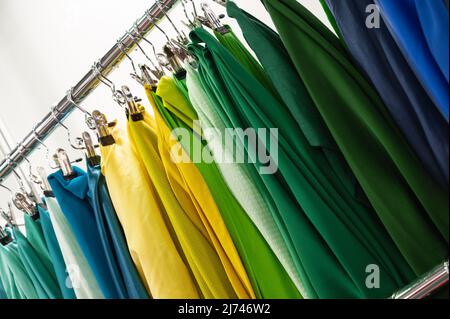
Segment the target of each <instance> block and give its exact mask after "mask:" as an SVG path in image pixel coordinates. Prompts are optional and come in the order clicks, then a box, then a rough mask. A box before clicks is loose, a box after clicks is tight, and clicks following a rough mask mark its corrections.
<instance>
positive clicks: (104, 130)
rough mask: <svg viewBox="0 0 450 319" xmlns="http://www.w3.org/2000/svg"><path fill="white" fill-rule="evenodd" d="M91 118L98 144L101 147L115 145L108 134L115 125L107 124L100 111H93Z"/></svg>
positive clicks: (112, 138)
mask: <svg viewBox="0 0 450 319" xmlns="http://www.w3.org/2000/svg"><path fill="white" fill-rule="evenodd" d="M92 118H93V120H94V122H95V126H96V129H97V136H98V139H99V141H100V144H102V145H103V146H111V145H113V144H115V143H116V141H115V140H114V137H113V136H112V135H111V133H110V128H111V127H114V126H115V125H116V123H114V122H112V123H108V120H107V119H106V116H105V114H103V113H101V112H100V111H97V110H95V111H94V112H92Z"/></svg>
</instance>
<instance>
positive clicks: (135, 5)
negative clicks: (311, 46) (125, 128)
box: [0, 0, 326, 223]
mask: <svg viewBox="0 0 450 319" xmlns="http://www.w3.org/2000/svg"><path fill="white" fill-rule="evenodd" d="M195 1H196V2H198V4H200V2H201V1H200V0H195ZM207 1H208V2H209V3H210V4H211V7H212V8H213V9H214V10H215V11H216V12H224V9H223V8H222V7H220V6H219V5H217V4H215V3H213V2H212V1H210V0H207ZM153 2H154V1H152V0H150V1H149V0H132V1H123V0H63V1H62V0H39V1H34V0H0V41H1V45H0V97H1V100H0V118H1V119H2V120H3V122H4V124H5V126H6V127H7V128H8V131H9V133H10V135H11V138H12V140H13V141H14V142H15V143H17V141H19V140H20V139H21V138H22V137H23V136H24V135H25V134H26V133H27V132H28V131H29V130H31V128H32V127H33V125H34V123H35V122H36V121H37V120H39V119H40V118H42V117H43V116H44V115H45V114H46V113H47V112H48V111H49V110H50V107H51V106H52V105H53V104H54V103H56V102H57V101H59V100H60V99H61V98H62V97H63V95H64V94H65V92H66V91H67V90H68V89H69V88H70V87H71V86H73V85H75V84H76V82H77V81H78V80H79V79H80V78H81V77H82V76H83V75H84V74H85V73H86V72H87V70H88V69H89V68H90V67H91V66H92V64H93V62H94V61H96V60H97V59H99V58H100V57H101V56H103V54H104V53H105V52H106V51H107V50H108V49H110V48H111V46H112V45H113V44H114V43H115V42H116V41H117V39H118V37H119V36H121V35H122V34H123V33H124V32H125V30H126V29H127V28H129V27H131V25H132V24H133V22H134V21H135V20H136V19H137V18H138V17H140V16H141V15H142V14H143V13H144V11H145V10H146V9H148V8H149V7H151V5H152V3H153ZM235 2H236V3H237V4H238V5H239V6H240V7H241V8H243V9H245V10H247V11H248V12H250V13H251V14H253V15H254V16H256V17H257V18H259V19H261V20H262V21H263V22H265V23H266V24H268V25H269V26H272V27H273V24H272V23H271V21H270V17H269V15H268V14H267V12H266V11H265V9H264V7H263V6H262V4H261V2H260V0H235ZM299 2H301V3H303V4H304V5H305V6H306V7H307V8H308V9H310V10H311V11H312V12H314V13H315V14H316V15H317V16H319V17H320V18H321V20H322V21H324V22H325V21H326V16H325V14H324V12H323V10H322V8H321V6H320V3H319V1H318V0H299ZM171 17H172V18H173V20H174V21H179V20H180V19H183V20H184V19H185V17H184V14H183V12H182V10H181V6H178V7H177V8H176V10H174V12H173V13H171ZM225 22H226V23H228V24H231V25H232V26H234V29H235V31H236V32H237V33H238V34H239V28H238V27H237V26H236V24H235V23H234V21H232V20H230V19H227V20H226V21H225ZM178 24H179V23H178ZM162 26H163V27H164V29H165V30H167V32H168V33H169V34H174V31H173V29H172V28H171V27H170V26H169V25H168V23H167V21H166V22H165V23H164V24H163V25H162ZM149 39H151V40H152V42H153V43H154V44H155V45H156V46H157V47H162V45H163V42H164V37H163V36H162V35H161V34H160V33H159V32H158V31H157V30H155V31H153V32H152V33H151V35H150V36H149ZM143 47H144V48H148V50H149V51H150V48H149V47H146V46H145V44H143ZM132 57H133V59H135V61H136V62H143V63H145V59H144V58H143V56H142V54H140V52H134V53H133V54H132ZM130 70H131V66H130V64H129V62H128V61H127V60H124V62H123V63H122V65H121V67H120V68H119V69H117V70H116V71H115V72H114V73H113V74H112V75H111V76H110V79H111V80H112V81H113V82H115V83H116V84H117V85H118V86H119V85H124V84H126V85H129V86H130V87H131V88H132V91H133V93H134V94H136V95H140V96H142V95H143V92H142V88H141V87H140V86H139V85H137V84H136V83H135V82H134V81H133V80H132V79H131V78H130V77H129V75H128V74H129V73H130ZM83 106H84V107H86V108H87V109H89V110H93V109H99V110H101V111H103V112H104V113H105V114H107V116H108V119H113V118H115V117H119V118H120V117H122V118H123V117H124V114H123V111H122V110H121V109H120V108H119V107H118V106H117V105H116V104H115V103H114V102H113V101H112V99H111V93H110V91H109V89H108V88H106V87H104V86H101V87H99V88H98V89H97V90H96V91H95V92H94V93H93V94H92V95H91V96H89V98H88V99H87V100H86V101H85V102H84V104H83ZM65 124H66V125H67V126H68V127H70V129H71V131H72V134H73V136H79V135H80V134H81V132H83V131H85V130H87V128H86V126H85V125H84V117H83V115H82V114H81V113H80V112H79V111H74V113H73V114H72V115H71V116H70V118H69V119H67V121H66V122H65ZM46 144H47V145H48V146H49V147H50V148H51V150H52V151H53V150H55V149H56V148H57V147H63V148H65V149H67V150H68V151H69V154H70V156H71V158H76V157H79V156H80V155H81V154H80V153H77V152H76V151H73V150H71V149H70V147H69V145H68V142H67V139H66V134H65V131H64V130H62V129H58V131H57V132H55V133H54V134H53V135H52V136H51V137H50V138H49V139H48V140H47V141H46ZM44 154H45V152H44V150H38V151H36V152H34V154H32V155H31V156H30V159H31V161H32V163H33V165H36V166H39V165H41V166H42V165H43V166H46V161H45V156H44ZM0 157H3V155H2V154H1V152H0ZM25 167H26V166H25ZM49 171H50V170H49ZM5 185H8V186H9V187H11V188H13V189H17V183H16V182H15V181H14V180H11V179H8V180H7V181H6V182H5ZM8 198H9V195H8V193H7V192H4V191H3V190H2V189H0V207H6V201H7V200H8ZM0 223H1V221H0Z"/></svg>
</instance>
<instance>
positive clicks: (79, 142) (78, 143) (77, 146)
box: [51, 105, 83, 150]
mask: <svg viewBox="0 0 450 319" xmlns="http://www.w3.org/2000/svg"><path fill="white" fill-rule="evenodd" d="M51 113H52V115H53V117H54V118H55V120H56V121H57V122H58V124H59V125H60V126H61V127H62V128H63V129H64V130H65V131H66V132H67V141H68V142H69V145H70V146H71V147H72V148H73V149H75V150H82V149H83V147H82V143H83V140H82V139H81V138H79V137H77V138H75V142H72V138H71V133H70V129H69V128H68V127H67V126H66V125H64V124H63V122H61V120H60V119H59V118H58V116H57V115H56V105H54V106H52V108H51Z"/></svg>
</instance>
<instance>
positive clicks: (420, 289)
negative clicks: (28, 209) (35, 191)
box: [0, 0, 449, 299]
mask: <svg viewBox="0 0 450 319" xmlns="http://www.w3.org/2000/svg"><path fill="white" fill-rule="evenodd" d="M177 1H178V0H160V1H159V4H158V3H156V4H154V5H153V6H152V7H151V8H150V9H149V10H148V11H147V13H146V14H144V15H143V17H141V18H140V19H139V20H138V21H137V23H136V28H137V30H139V33H140V34H142V35H145V34H147V33H148V32H149V31H150V30H151V29H152V28H153V24H154V23H158V21H159V20H161V19H162V18H164V15H165V14H164V11H166V12H167V11H168V10H170V9H171V8H172V7H173V6H174V4H175V3H176V2H177ZM213 1H215V2H217V3H219V4H222V5H224V4H225V3H226V1H223V0H213ZM149 16H151V17H152V18H153V19H152V20H151V19H149ZM131 31H132V30H130V32H131ZM140 40H141V38H140V37H135V38H132V36H130V35H129V33H126V34H125V35H124V36H122V38H121V39H120V40H119V41H118V43H121V44H122V45H121V46H120V44H115V45H114V46H113V47H112V48H111V49H110V50H109V51H108V52H107V53H106V54H105V55H104V56H103V58H101V59H100V60H99V63H98V69H97V71H95V70H90V71H89V72H88V73H87V74H86V75H85V76H84V77H83V78H82V79H81V80H80V81H79V82H78V84H77V85H76V86H74V88H73V91H72V99H73V101H74V102H75V103H77V104H78V103H81V102H82V101H83V100H84V99H85V98H86V97H87V96H88V95H89V94H90V93H91V92H92V91H93V90H94V89H95V88H96V87H97V86H98V85H99V83H101V82H100V79H99V78H98V72H101V74H103V75H104V76H107V75H108V74H109V73H110V72H111V71H112V70H113V69H114V68H115V67H116V66H117V65H118V64H119V63H120V62H121V61H122V59H123V58H124V57H125V53H124V52H128V51H130V50H131V49H133V48H134V46H135V41H140ZM75 107H76V106H75V105H74V104H73V103H72V102H71V101H69V98H68V97H67V96H65V97H64V98H62V99H61V101H60V102H59V103H58V104H57V105H56V106H55V108H54V113H53V112H49V113H48V114H47V115H46V116H44V118H43V119H42V120H41V121H39V122H38V123H37V124H36V125H35V127H34V129H33V130H32V131H31V132H29V133H28V134H27V135H26V136H25V138H24V139H23V140H22V141H20V142H19V143H18V144H17V146H16V147H15V148H14V149H12V150H11V152H9V154H7V155H6V156H5V158H4V159H3V160H2V161H1V162H0V181H1V180H2V179H4V178H5V177H7V176H8V175H9V174H10V173H11V172H12V171H13V169H15V167H16V166H18V165H20V164H21V163H22V161H23V160H24V158H25V157H26V156H28V155H29V154H30V153H31V152H32V151H33V150H34V149H36V147H37V146H39V141H40V140H45V139H46V138H47V137H48V136H49V135H50V134H51V133H52V132H53V130H54V129H55V128H56V127H57V126H58V125H59V121H63V120H64V119H65V118H66V117H67V116H68V115H69V114H70V112H71V111H73V109H74V108H75ZM448 282H449V262H448V261H447V262H445V263H444V264H442V265H439V266H438V267H436V268H435V269H433V270H432V271H430V272H429V273H427V274H426V275H425V276H423V277H421V278H419V279H418V280H417V281H415V282H414V283H412V284H411V285H409V286H407V287H405V288H403V289H401V290H400V291H398V292H396V293H395V294H394V295H392V296H391V299H423V298H425V297H427V296H429V295H431V294H433V293H435V292H437V291H438V290H439V289H441V288H442V287H443V286H445V285H446V284H448Z"/></svg>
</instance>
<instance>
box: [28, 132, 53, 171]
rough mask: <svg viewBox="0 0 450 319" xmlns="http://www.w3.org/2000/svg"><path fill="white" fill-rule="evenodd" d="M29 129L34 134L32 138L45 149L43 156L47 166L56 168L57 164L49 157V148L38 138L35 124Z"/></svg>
mask: <svg viewBox="0 0 450 319" xmlns="http://www.w3.org/2000/svg"><path fill="white" fill-rule="evenodd" d="M31 131H32V132H33V134H34V138H35V139H36V141H37V142H38V143H39V144H41V146H42V147H44V149H45V158H46V160H47V163H48V166H49V167H50V168H52V169H58V166H57V165H55V164H56V163H55V162H54V160H51V159H50V148H49V147H48V146H47V145H45V143H44V142H43V141H42V140H41V139H40V137H39V134H38V133H37V132H36V126H33V128H32V129H31Z"/></svg>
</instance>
